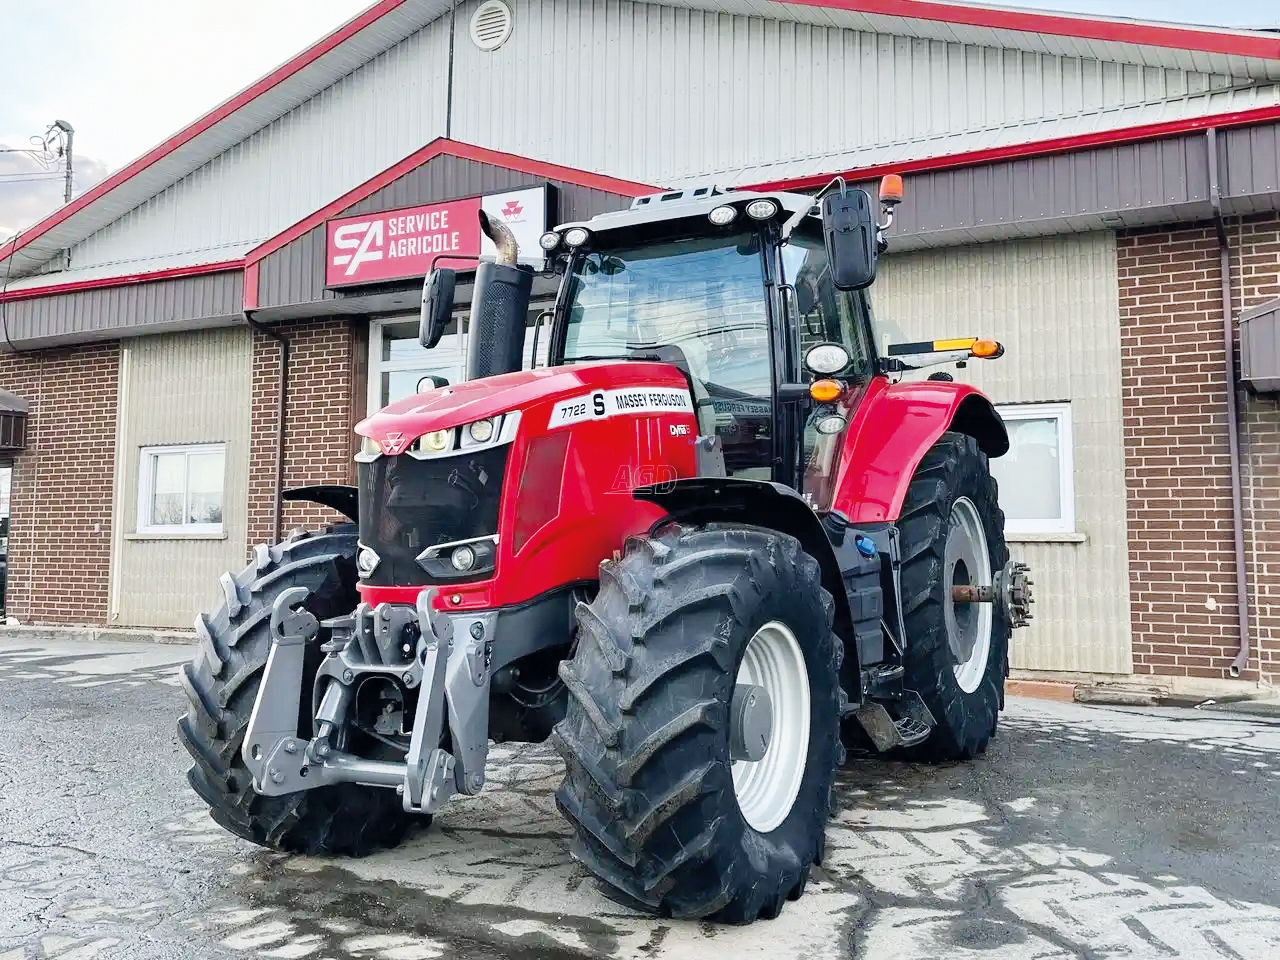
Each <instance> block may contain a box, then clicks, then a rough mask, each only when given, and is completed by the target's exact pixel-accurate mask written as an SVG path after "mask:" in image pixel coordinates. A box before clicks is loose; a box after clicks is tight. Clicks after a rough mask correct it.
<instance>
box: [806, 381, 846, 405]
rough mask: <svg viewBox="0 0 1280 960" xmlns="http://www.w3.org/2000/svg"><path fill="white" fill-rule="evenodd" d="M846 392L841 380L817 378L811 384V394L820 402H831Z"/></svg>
mask: <svg viewBox="0 0 1280 960" xmlns="http://www.w3.org/2000/svg"><path fill="white" fill-rule="evenodd" d="M842 393H844V386H843V385H841V383H840V381H839V380H815V381H813V383H811V384H809V396H811V397H813V399H815V400H817V401H818V402H819V403H830V402H831V401H832V400H835V399H837V398H838V397H839V396H840V394H842Z"/></svg>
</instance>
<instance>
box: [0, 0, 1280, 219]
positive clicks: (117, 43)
mask: <svg viewBox="0 0 1280 960" xmlns="http://www.w3.org/2000/svg"><path fill="white" fill-rule="evenodd" d="M368 3H369V0H0V91H3V93H0V148H15V147H16V148H22V147H27V146H29V145H30V144H29V143H28V138H29V137H30V136H32V135H34V134H43V133H44V132H45V130H46V128H47V127H48V126H49V124H51V123H52V122H53V121H54V120H66V121H68V122H69V123H70V124H71V125H72V126H73V127H75V131H76V133H75V161H76V163H75V165H76V168H77V175H76V182H75V188H76V192H77V193H79V192H81V191H83V190H85V189H87V188H88V187H90V186H92V185H93V184H94V183H95V182H97V181H98V180H100V179H101V178H102V177H103V176H105V175H106V174H107V173H109V172H110V171H112V170H115V169H117V168H119V167H121V166H123V165H124V164H126V163H128V162H129V161H130V160H132V159H133V158H134V157H136V156H138V155H139V154H141V153H143V152H145V151H146V150H147V149H149V148H150V147H153V146H155V145H156V144H157V143H159V142H160V141H161V140H163V139H165V137H167V136H169V135H170V134H172V133H174V132H176V131H177V130H178V129H180V128H181V127H182V126H184V125H185V124H187V123H189V122H190V121H192V120H194V119H195V118H196V117H198V116H199V115H200V114H201V113H203V112H205V111H206V110H208V109H209V108H210V107H212V106H214V105H215V104H217V103H219V102H221V101H222V100H225V99H226V98H227V97H229V96H231V95H232V94H234V93H235V92H236V91H238V90H240V89H242V88H243V87H246V86H248V85H249V84H250V83H252V82H253V81H254V80H256V79H257V78H258V77H260V76H261V75H263V74H265V73H267V72H269V71H270V70H271V69H272V68H273V67H275V66H277V65H278V64H280V63H282V62H283V61H285V60H287V59H288V58H289V57H291V56H292V55H293V54H295V53H297V52H298V51H300V50H301V49H303V48H304V47H305V46H307V45H308V44H309V43H311V42H312V41H314V40H316V39H318V38H319V37H321V36H323V35H324V34H326V33H328V32H329V31H330V30H332V29H334V28H335V27H337V26H338V25H340V24H341V23H343V22H344V21H346V20H348V19H349V18H351V17H352V16H354V15H356V14H357V13H359V12H360V10H362V9H364V8H365V7H366V6H367V5H368ZM1018 6H1022V7H1037V8H1047V9H1057V10H1072V11H1076V12H1080V13H1098V14H1108V15H1111V16H1132V17H1139V18H1147V19H1164V20H1179V21H1183V22H1189V23H1206V22H1208V23H1217V24H1222V25H1227V26H1254V25H1259V24H1264V23H1277V22H1280V0H1022V2H1021V3H1020V4H1018ZM29 175H35V176H38V177H41V179H37V180H26V179H24V178H25V176H29ZM61 200H62V183H61V181H60V180H58V179H57V178H56V174H50V173H48V172H46V170H45V169H44V167H42V166H40V165H38V164H37V163H36V162H35V161H34V160H33V159H32V158H30V157H28V156H26V155H24V154H14V153H0V239H3V238H4V237H6V236H9V235H11V234H12V233H13V232H14V230H16V229H18V228H20V227H24V226H27V225H29V224H31V223H33V222H34V221H36V220H37V219H39V218H40V217H41V216H43V215H45V214H47V213H49V212H50V211H51V210H52V209H54V208H55V207H56V206H57V205H58V204H59V203H60V202H61Z"/></svg>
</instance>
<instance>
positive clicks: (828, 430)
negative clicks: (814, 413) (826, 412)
mask: <svg viewBox="0 0 1280 960" xmlns="http://www.w3.org/2000/svg"><path fill="white" fill-rule="evenodd" d="M848 425H849V421H848V420H846V419H845V418H844V417H842V416H840V415H839V414H838V413H836V414H832V415H831V416H829V417H823V418H822V419H821V420H819V421H818V422H817V423H815V424H814V425H813V426H814V429H815V430H817V431H818V432H819V433H821V434H823V435H824V436H828V437H829V436H831V435H832V434H833V433H839V432H840V431H841V430H843V429H844V428H845V427H847V426H848Z"/></svg>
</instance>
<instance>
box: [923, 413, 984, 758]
mask: <svg viewBox="0 0 1280 960" xmlns="http://www.w3.org/2000/svg"><path fill="white" fill-rule="evenodd" d="M898 530H899V534H900V536H901V547H902V612H903V618H904V620H905V622H906V634H907V643H906V652H905V654H904V655H903V667H904V677H903V685H904V686H905V687H906V688H907V689H910V690H915V691H916V692H917V693H919V694H920V696H921V698H922V699H923V700H924V702H925V705H926V706H927V707H928V708H929V711H930V713H932V714H933V717H934V719H935V720H936V721H937V726H935V727H934V729H933V732H932V734H931V735H930V736H929V738H928V739H927V740H925V741H924V742H923V743H921V744H919V745H917V746H915V747H911V748H908V749H907V750H906V751H905V753H906V756H907V758H908V759H911V760H916V761H922V762H926V763H936V762H945V761H953V760H968V759H971V758H972V757H975V756H977V755H978V754H981V753H982V752H983V751H985V750H986V749H987V744H988V742H989V741H990V740H991V738H992V737H993V736H995V732H996V725H997V722H998V720H999V716H1000V711H1001V710H1002V709H1003V708H1004V680H1005V677H1006V676H1007V675H1008V663H1009V633H1010V626H1009V622H1008V619H1007V618H1006V616H1005V615H1004V613H1003V611H1002V608H1001V607H1000V605H999V604H998V603H990V604H967V605H966V604H953V602H952V599H951V596H950V593H951V587H952V586H953V585H954V584H959V583H971V582H978V581H979V580H982V579H985V581H986V582H987V583H990V582H991V580H990V576H991V574H993V573H995V572H998V571H999V570H1001V569H1002V568H1003V567H1004V565H1005V563H1006V562H1007V561H1008V559H1009V550H1008V547H1007V546H1006V545H1005V540H1004V513H1003V511H1001V509H1000V503H999V501H998V500H997V498H996V481H995V479H994V478H993V477H992V476H991V468H990V465H989V464H988V461H987V456H986V454H984V453H983V452H982V451H981V450H980V449H979V448H978V442H977V441H976V440H975V439H974V438H973V437H970V436H966V435H965V434H961V433H944V434H943V435H942V437H941V439H939V440H938V442H937V443H935V444H934V445H933V446H932V447H931V448H930V449H929V452H928V453H926V454H925V456H924V459H923V460H922V461H921V462H920V465H919V466H918V467H917V468H916V472H915V474H914V476H913V477H912V478H911V486H910V487H909V488H908V491H907V497H906V501H905V502H904V503H903V506H902V514H901V519H900V520H899V521H898ZM979 530H980V532H981V536H980V537H979V536H978V531H979ZM966 536H967V537H968V540H969V541H970V542H971V543H973V544H974V548H973V554H972V555H971V557H970V559H973V558H974V557H976V558H977V560H978V561H979V566H980V565H981V559H982V558H981V556H980V554H981V553H982V552H983V550H982V546H983V544H982V541H985V554H986V561H987V564H988V565H989V567H988V569H986V570H985V571H981V570H978V571H975V570H970V569H968V567H969V566H970V565H972V564H966V563H964V562H963V560H961V561H960V562H958V563H957V561H956V552H955V551H956V550H957V549H959V548H958V547H957V546H956V544H957V542H958V541H963V540H964V539H965V538H966ZM948 537H951V538H952V541H951V543H952V547H951V550H952V552H951V554H948ZM984 618H985V619H984ZM964 631H970V636H974V637H976V642H975V643H974V644H973V646H972V648H971V649H972V650H973V653H972V655H971V656H970V657H969V659H967V660H964V661H962V662H959V663H958V662H957V661H958V659H959V657H958V655H957V654H956V653H955V652H954V650H953V639H954V637H955V636H956V635H958V634H960V633H962V632H964ZM961 644H962V648H963V643H962V642H961ZM979 658H984V659H981V660H980V659H979Z"/></svg>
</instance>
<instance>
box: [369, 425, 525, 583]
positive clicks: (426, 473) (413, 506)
mask: <svg viewBox="0 0 1280 960" xmlns="http://www.w3.org/2000/svg"><path fill="white" fill-rule="evenodd" d="M510 447H511V445H510V444H504V445H503V446H500V447H490V448H489V449H486V450H480V451H478V452H476V453H462V454H458V455H457V456H453V457H437V458H434V459H430V460H418V459H415V458H414V457H410V456H408V455H402V456H399V457H378V458H377V459H376V460H374V461H372V462H370V463H361V464H360V465H359V474H360V542H361V543H362V544H364V545H365V546H366V547H369V548H370V549H371V550H373V551H374V552H375V553H377V554H378V556H379V558H380V562H379V563H378V565H377V566H376V567H375V568H374V570H373V572H372V574H370V575H369V576H368V577H366V578H365V582H366V583H372V584H377V585H379V586H416V585H418V584H426V583H435V582H441V581H439V580H438V579H436V578H433V577H430V576H429V575H428V574H427V572H426V571H425V570H423V569H422V567H420V566H419V565H418V563H417V557H418V554H420V553H422V551H423V550H425V549H426V548H427V547H430V546H433V545H434V544H437V543H452V542H454V541H455V540H470V539H472V538H474V537H485V536H491V535H493V534H495V533H497V532H498V509H499V506H500V505H501V502H502V474H503V471H504V470H505V469H506V466H507V451H508V450H509V449H510ZM478 576H487V574H481V575H478ZM458 579H476V577H470V578H462V577H459V578H451V580H450V581H449V582H456V581H457V580H458Z"/></svg>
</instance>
